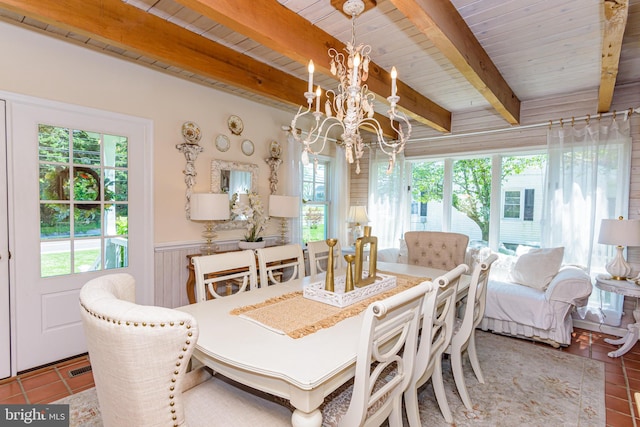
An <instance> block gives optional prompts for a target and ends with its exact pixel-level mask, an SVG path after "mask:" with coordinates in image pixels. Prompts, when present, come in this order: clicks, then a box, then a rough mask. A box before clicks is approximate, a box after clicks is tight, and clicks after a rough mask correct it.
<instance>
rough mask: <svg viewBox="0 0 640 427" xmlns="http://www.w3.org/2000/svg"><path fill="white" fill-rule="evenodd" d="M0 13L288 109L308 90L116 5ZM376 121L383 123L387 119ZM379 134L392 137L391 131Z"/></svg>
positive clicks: (8, 4)
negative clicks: (84, 38)
mask: <svg viewBox="0 0 640 427" xmlns="http://www.w3.org/2000/svg"><path fill="white" fill-rule="evenodd" d="M0 7H1V8H4V9H7V10H10V11H13V12H16V13H19V14H20V15H24V16H26V17H29V18H32V19H36V20H38V21H41V22H44V23H45V24H48V25H52V26H55V27H57V28H61V29H63V30H66V31H73V32H74V33H77V34H79V35H84V36H87V37H90V38H91V39H92V40H93V43H94V44H95V42H101V43H105V44H106V45H107V46H110V47H112V48H117V49H124V50H129V51H132V52H136V53H138V54H140V55H143V56H145V57H148V58H151V59H153V60H154V61H156V62H160V63H166V64H167V65H168V66H169V67H175V68H179V69H184V70H185V72H190V73H194V74H199V75H202V76H205V77H208V78H211V79H214V80H216V81H220V82H222V83H225V84H228V85H232V86H235V87H240V88H242V89H245V90H247V91H249V92H252V93H256V94H259V95H262V96H265V97H267V98H269V99H273V100H277V101H280V102H284V103H286V104H289V105H292V106H297V105H300V102H301V99H300V98H302V96H301V94H302V93H303V92H304V91H305V90H306V87H307V83H306V82H305V81H304V80H302V79H298V78H296V77H294V76H291V75H290V74H287V73H285V72H283V71H280V70H277V69H275V68H273V67H270V66H268V65H266V64H263V63H261V62H259V61H256V60H254V59H251V58H249V57H248V56H247V55H243V54H241V53H239V52H236V51H234V50H232V49H229V48H227V47H225V46H222V45H220V44H218V43H216V42H214V41H211V40H209V39H206V38H203V37H201V36H199V35H197V34H195V33H193V32H191V31H188V30H186V29H184V28H181V27H179V26H177V25H175V24H172V23H170V22H168V21H167V20H165V19H163V18H160V17H158V16H155V15H152V14H149V13H146V12H144V11H142V10H140V9H138V8H136V7H134V6H130V5H127V4H125V3H123V2H121V1H120V0H95V1H93V0H91V1H89V0H64V1H60V0H34V1H30V2H24V1H21V0H0ZM303 100H304V99H303ZM377 119H378V120H382V123H384V119H385V117H384V116H382V115H379V114H378V115H377ZM387 121H388V120H387ZM383 132H384V134H385V135H386V136H388V137H395V132H394V131H393V129H392V128H391V126H384V127H383Z"/></svg>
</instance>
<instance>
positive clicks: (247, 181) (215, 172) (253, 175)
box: [211, 160, 258, 197]
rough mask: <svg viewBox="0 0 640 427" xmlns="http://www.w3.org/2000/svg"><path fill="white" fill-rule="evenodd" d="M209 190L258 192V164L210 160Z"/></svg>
mask: <svg viewBox="0 0 640 427" xmlns="http://www.w3.org/2000/svg"><path fill="white" fill-rule="evenodd" d="M211 192H212V193H228V194H229V197H231V195H232V194H234V193H238V192H239V193H241V194H246V193H257V192H258V165H255V164H253V163H240V162H228V161H225V160H212V161H211Z"/></svg>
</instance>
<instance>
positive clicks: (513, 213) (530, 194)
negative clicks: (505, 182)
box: [502, 188, 536, 221]
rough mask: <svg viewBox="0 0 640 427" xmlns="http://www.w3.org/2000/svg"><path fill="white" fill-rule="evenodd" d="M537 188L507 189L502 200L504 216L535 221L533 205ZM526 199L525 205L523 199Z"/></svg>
mask: <svg viewBox="0 0 640 427" xmlns="http://www.w3.org/2000/svg"><path fill="white" fill-rule="evenodd" d="M535 191H536V190H535V189H533V188H526V189H524V190H505V191H504V194H503V202H502V217H503V218H506V219H509V218H512V219H522V220H523V221H533V207H534V206H533V205H534V203H535V199H534V195H535ZM523 199H524V206H523V205H522V200H523Z"/></svg>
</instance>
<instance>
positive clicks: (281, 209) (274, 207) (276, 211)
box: [269, 194, 300, 245]
mask: <svg viewBox="0 0 640 427" xmlns="http://www.w3.org/2000/svg"><path fill="white" fill-rule="evenodd" d="M269 216H273V217H277V218H280V244H281V245H286V244H287V243H288V240H287V231H289V229H288V227H287V219H288V218H298V217H299V216H300V198H299V197H297V196H277V195H275V194H272V195H270V196H269Z"/></svg>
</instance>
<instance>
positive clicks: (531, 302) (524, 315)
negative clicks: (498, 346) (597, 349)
mask: <svg viewBox="0 0 640 427" xmlns="http://www.w3.org/2000/svg"><path fill="white" fill-rule="evenodd" d="M563 251H564V248H548V249H533V250H531V251H529V252H528V253H526V254H523V255H520V256H519V257H517V258H515V259H510V257H503V259H502V260H501V262H500V261H499V262H496V263H495V264H498V265H497V267H498V268H496V269H492V271H491V276H490V278H489V282H488V285H487V297H486V298H487V300H486V307H485V312H484V317H483V318H482V321H481V322H480V325H479V327H480V328H482V329H483V330H485V331H492V332H497V333H501V334H506V335H513V336H517V337H521V338H529V339H532V340H535V341H541V342H544V343H547V344H550V345H552V346H554V347H559V346H566V345H569V344H570V343H571V332H572V331H573V320H572V317H571V313H572V312H573V311H574V310H575V309H576V307H582V306H584V305H586V304H587V301H588V299H589V295H591V291H592V288H593V287H592V284H591V278H590V277H589V275H588V274H587V273H586V272H585V271H584V270H583V269H581V268H579V267H576V266H571V265H567V266H562V259H563V254H564V252H563ZM504 258H506V259H504Z"/></svg>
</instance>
